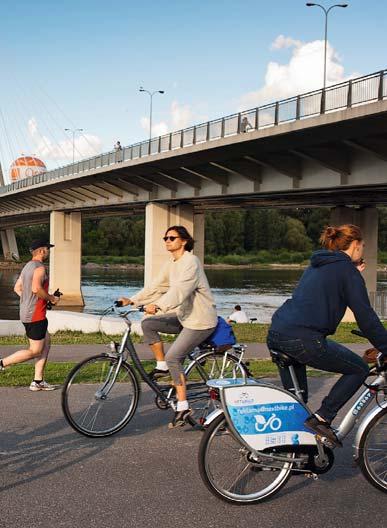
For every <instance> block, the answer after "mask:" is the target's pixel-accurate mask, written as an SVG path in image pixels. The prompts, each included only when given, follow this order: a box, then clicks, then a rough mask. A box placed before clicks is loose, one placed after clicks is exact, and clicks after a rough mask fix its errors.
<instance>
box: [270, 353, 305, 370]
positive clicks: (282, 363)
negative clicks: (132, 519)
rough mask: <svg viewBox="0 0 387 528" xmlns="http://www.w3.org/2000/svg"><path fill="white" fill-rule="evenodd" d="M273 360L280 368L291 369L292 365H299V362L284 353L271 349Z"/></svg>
mask: <svg viewBox="0 0 387 528" xmlns="http://www.w3.org/2000/svg"><path fill="white" fill-rule="evenodd" d="M270 355H271V360H272V361H273V363H276V364H277V365H278V366H279V367H282V368H283V367H290V366H292V365H294V366H295V365H299V363H298V361H296V360H295V359H294V358H292V357H290V356H288V355H287V354H285V353H284V352H280V351H279V350H273V349H270Z"/></svg>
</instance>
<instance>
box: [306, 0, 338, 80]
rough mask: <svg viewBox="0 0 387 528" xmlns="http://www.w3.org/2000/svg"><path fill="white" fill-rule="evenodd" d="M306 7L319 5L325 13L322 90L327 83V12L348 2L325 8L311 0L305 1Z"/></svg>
mask: <svg viewBox="0 0 387 528" xmlns="http://www.w3.org/2000/svg"><path fill="white" fill-rule="evenodd" d="M306 6H307V7H321V9H322V10H323V11H324V14H325V38H324V90H325V87H326V84H327V42H328V14H329V12H330V11H331V10H332V9H333V8H334V7H348V4H334V5H331V6H330V7H329V8H328V9H326V8H325V7H324V6H322V5H321V4H315V3H313V2H307V3H306Z"/></svg>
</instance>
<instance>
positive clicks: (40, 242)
mask: <svg viewBox="0 0 387 528" xmlns="http://www.w3.org/2000/svg"><path fill="white" fill-rule="evenodd" d="M41 247H45V248H47V249H50V248H52V247H54V244H50V242H49V241H48V240H47V239H46V238H38V239H37V240H34V241H33V242H31V245H30V250H31V251H34V250H35V249H39V248H41Z"/></svg>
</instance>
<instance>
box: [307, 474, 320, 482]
mask: <svg viewBox="0 0 387 528" xmlns="http://www.w3.org/2000/svg"><path fill="white" fill-rule="evenodd" d="M305 477H306V478H308V479H312V480H314V481H316V480H318V475H317V474H316V473H305Z"/></svg>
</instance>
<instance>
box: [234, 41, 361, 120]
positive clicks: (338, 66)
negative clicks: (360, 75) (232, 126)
mask: <svg viewBox="0 0 387 528" xmlns="http://www.w3.org/2000/svg"><path fill="white" fill-rule="evenodd" d="M271 48H272V49H273V50H281V49H284V48H292V56H291V58H290V60H289V62H288V63H287V64H280V63H279V62H274V61H271V62H269V64H268V65H267V68H266V74H265V85H264V86H263V87H262V88H260V89H258V90H256V91H253V92H249V93H247V94H245V95H243V96H242V97H241V98H240V101H239V109H240V110H243V109H246V108H252V107H255V106H259V105H262V104H265V103H270V102H274V101H277V100H280V99H286V98H287V97H292V96H294V95H297V94H302V93H305V92H309V91H311V90H316V89H318V88H321V87H322V86H323V66H324V62H323V61H324V41H322V40H315V41H313V42H301V41H299V40H295V39H293V38H291V37H285V36H284V35H279V36H278V37H277V38H276V39H275V40H274V42H273V43H272V46H271ZM354 75H356V74H352V75H345V72H344V66H343V64H342V59H341V57H340V56H339V55H338V53H337V52H336V50H335V49H334V48H333V47H332V46H331V45H330V44H329V43H328V47H327V85H330V84H336V83H339V82H342V81H345V80H346V79H349V78H351V77H353V76H354Z"/></svg>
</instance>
